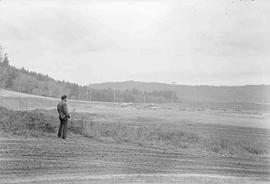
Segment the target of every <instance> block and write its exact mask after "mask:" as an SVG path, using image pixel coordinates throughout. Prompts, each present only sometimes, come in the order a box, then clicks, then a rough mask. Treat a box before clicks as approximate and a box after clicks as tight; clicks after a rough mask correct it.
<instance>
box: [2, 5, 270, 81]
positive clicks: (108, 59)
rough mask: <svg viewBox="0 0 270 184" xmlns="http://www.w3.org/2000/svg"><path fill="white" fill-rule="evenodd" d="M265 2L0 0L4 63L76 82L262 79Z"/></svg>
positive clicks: (266, 76)
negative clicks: (5, 56) (6, 58)
mask: <svg viewBox="0 0 270 184" xmlns="http://www.w3.org/2000/svg"><path fill="white" fill-rule="evenodd" d="M269 19H270V1H269V0H254V1H252V0H241V1H240V0H181V1H180V0H176V1H174V0H163V1H162V0H156V1H154V0H144V1H143V0H110V1H109V0H107V1H106V0H99V1H98V0H96V1H94V0H92V1H86V0H77V1H75V0H74V1H72V0H63V1H61V0H56V1H52V0H49V1H41V0H35V1H34V0H32V1H31V0H28V1H27V0H18V1H16V0H2V1H0V44H1V45H4V46H5V48H6V51H7V52H8V54H9V57H10V63H11V65H14V66H17V67H25V68H27V69H29V70H33V71H36V72H41V73H44V74H48V75H49V76H51V77H53V78H55V79H59V80H66V81H70V82H76V83H79V84H89V83H98V82H108V81H125V80H139V81H156V82H166V83H171V82H177V83H178V84H190V85H199V84H208V85H244V84H262V83H264V84H270V20H269Z"/></svg>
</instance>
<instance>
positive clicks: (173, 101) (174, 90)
mask: <svg viewBox="0 0 270 184" xmlns="http://www.w3.org/2000/svg"><path fill="white" fill-rule="evenodd" d="M175 84H176V82H172V108H173V105H174V103H175V99H174V98H175V96H176V89H175Z"/></svg>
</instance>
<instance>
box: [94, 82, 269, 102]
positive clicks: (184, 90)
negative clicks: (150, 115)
mask: <svg viewBox="0 0 270 184" xmlns="http://www.w3.org/2000/svg"><path fill="white" fill-rule="evenodd" d="M90 87H91V88H95V89H106V88H112V89H117V90H129V89H133V88H136V89H138V90H142V91H155V90H164V91H176V94H177V96H178V98H179V100H180V101H182V102H198V103H203V102H211V103H235V102H237V103H263V104H266V103H269V102H270V85H246V86H186V85H172V84H165V83H157V82H138V81H125V82H107V83H99V84H92V85H90Z"/></svg>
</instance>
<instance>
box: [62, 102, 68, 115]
mask: <svg viewBox="0 0 270 184" xmlns="http://www.w3.org/2000/svg"><path fill="white" fill-rule="evenodd" d="M63 113H64V115H65V116H66V117H68V118H69V113H68V108H67V104H66V103H64V105H63Z"/></svg>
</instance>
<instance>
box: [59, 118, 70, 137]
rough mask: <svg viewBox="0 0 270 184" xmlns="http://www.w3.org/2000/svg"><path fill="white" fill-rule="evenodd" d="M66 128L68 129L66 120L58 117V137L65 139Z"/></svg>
mask: <svg viewBox="0 0 270 184" xmlns="http://www.w3.org/2000/svg"><path fill="white" fill-rule="evenodd" d="M59 119H60V118H59ZM67 129H68V120H67V119H60V126H59V129H58V138H63V139H65V138H66V137H67Z"/></svg>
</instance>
